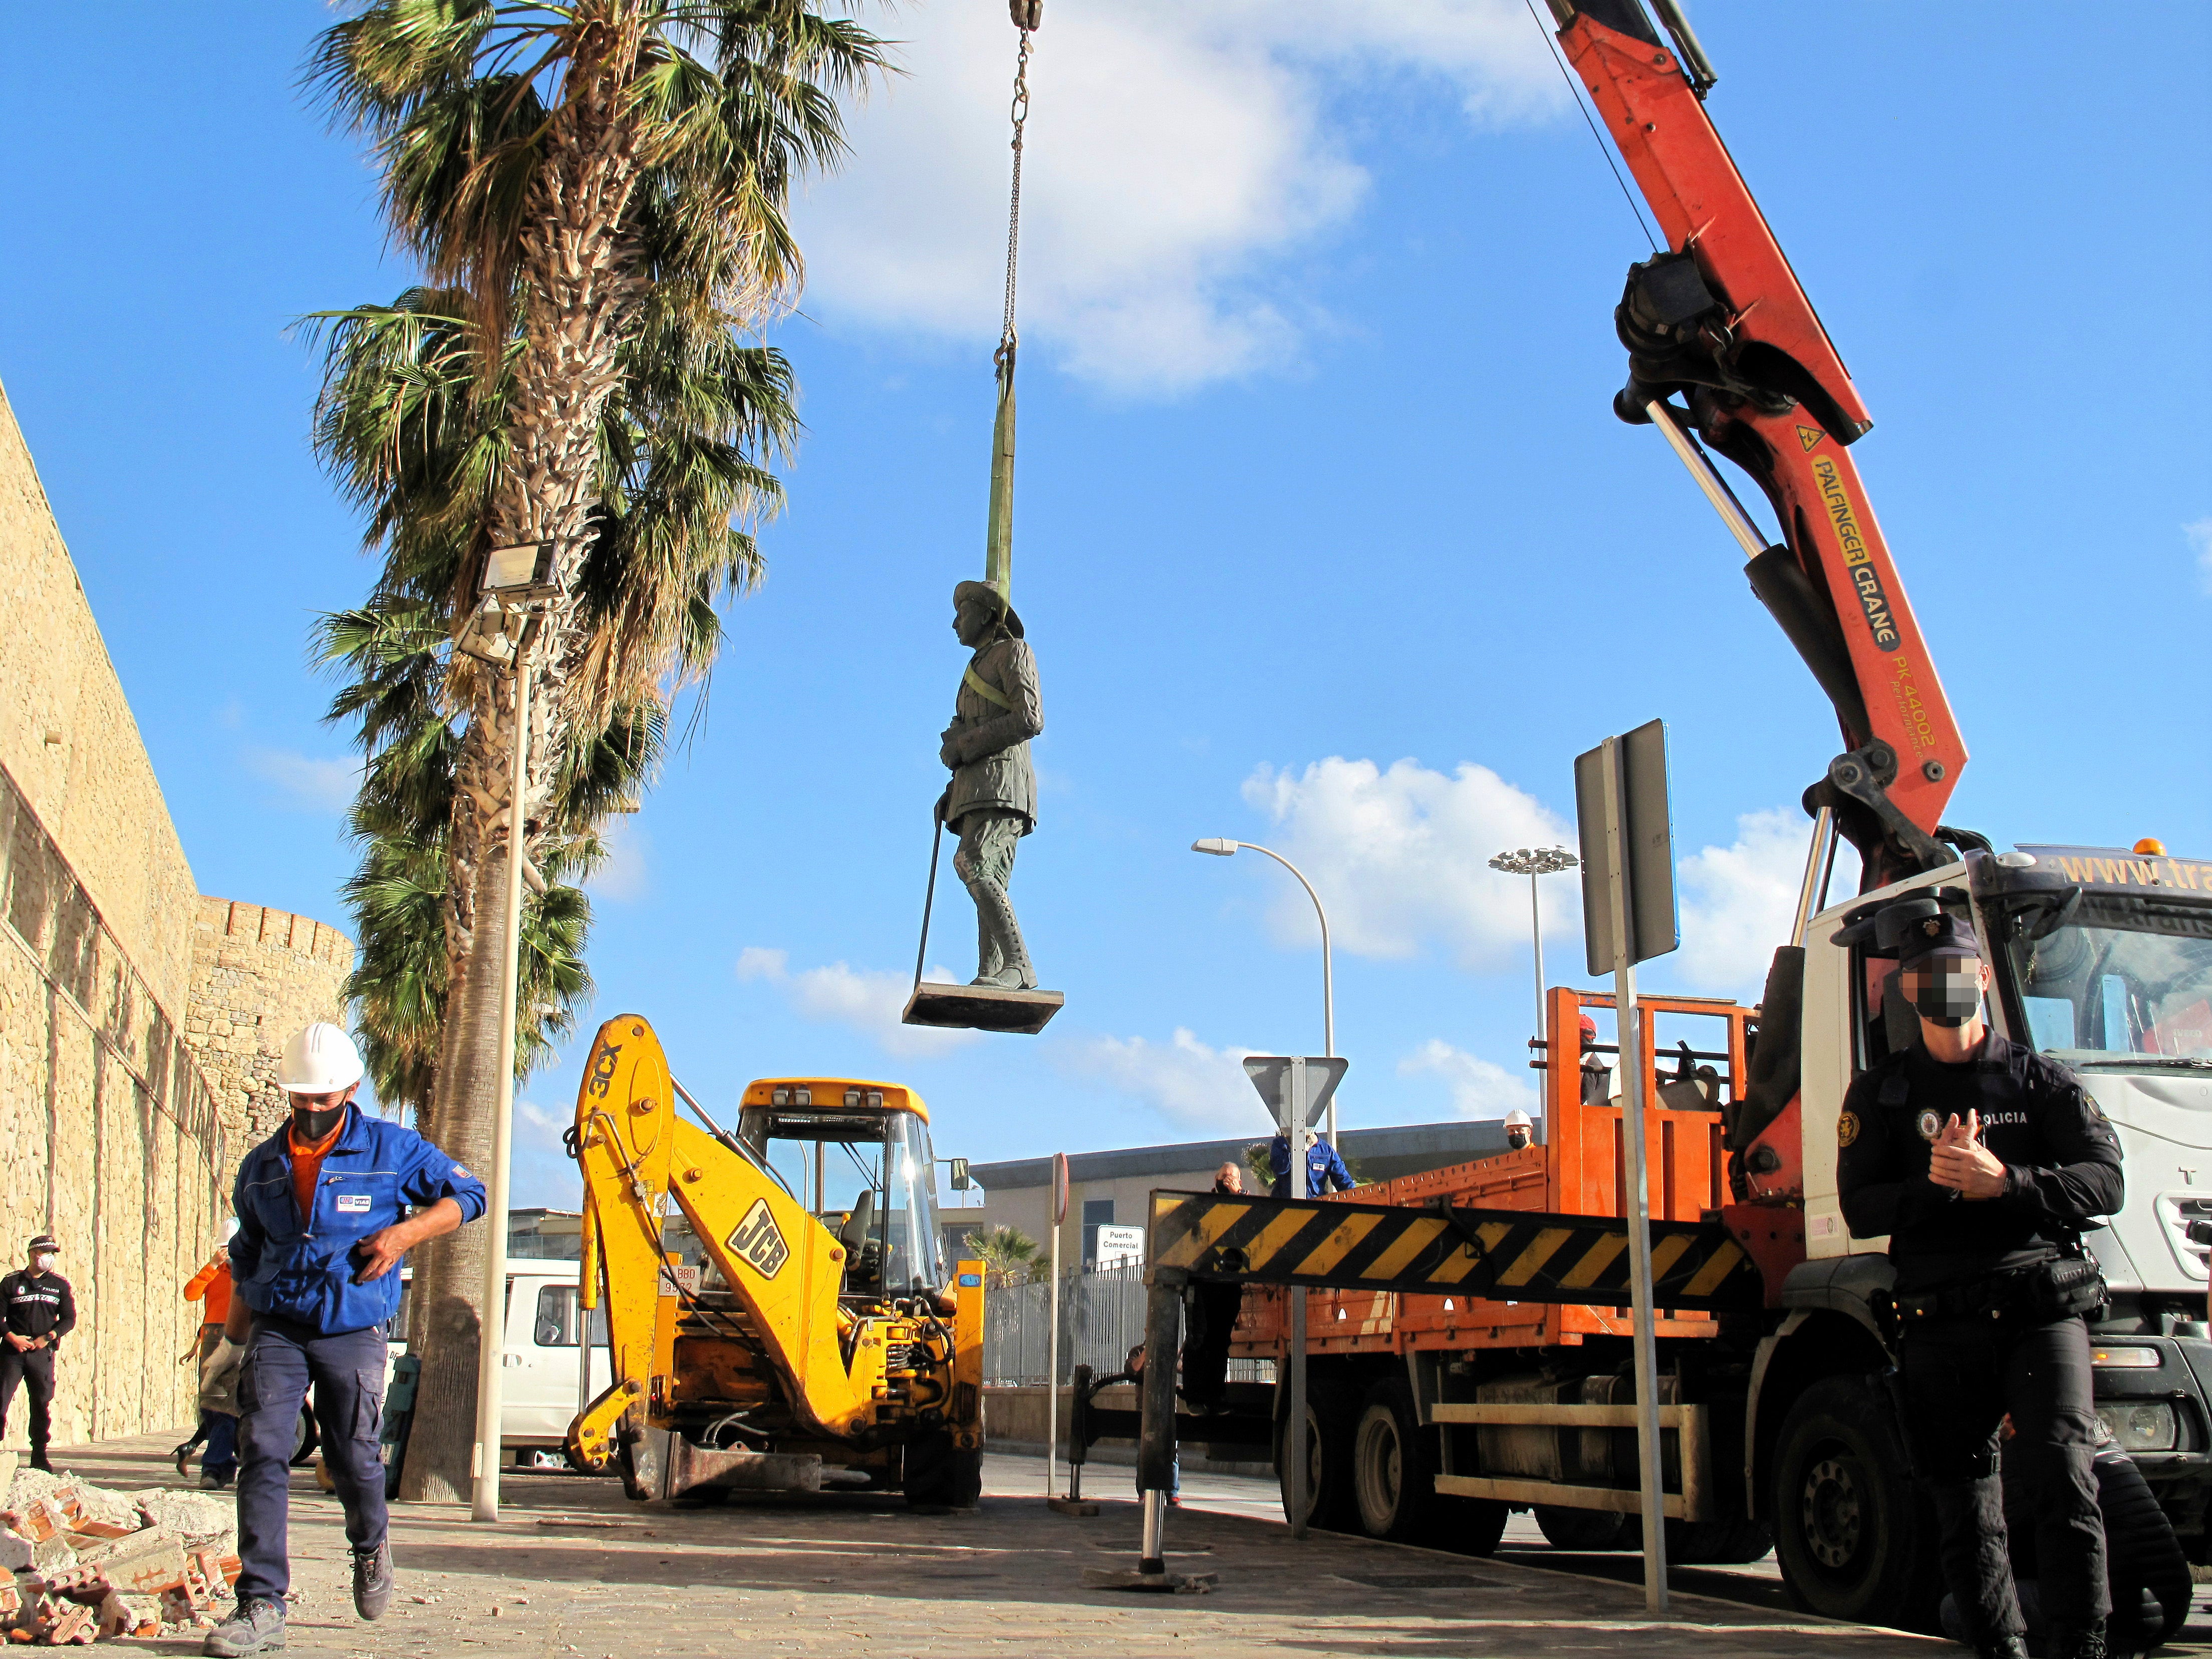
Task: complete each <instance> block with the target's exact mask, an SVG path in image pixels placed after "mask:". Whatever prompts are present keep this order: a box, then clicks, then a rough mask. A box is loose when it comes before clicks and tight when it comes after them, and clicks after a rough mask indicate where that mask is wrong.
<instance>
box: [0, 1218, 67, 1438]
mask: <svg viewBox="0 0 2212 1659" xmlns="http://www.w3.org/2000/svg"><path fill="white" fill-rule="evenodd" d="M61 1248H62V1246H61V1241H60V1240H59V1239H58V1238H56V1237H54V1236H53V1235H52V1233H40V1235H39V1236H38V1237H36V1238H34V1239H33V1240H32V1241H31V1243H30V1244H29V1246H28V1248H27V1255H29V1257H30V1262H29V1265H28V1266H27V1267H25V1268H24V1269H23V1271H22V1272H21V1273H9V1275H8V1276H7V1277H6V1278H5V1279H0V1434H5V1433H7V1431H8V1407H10V1406H12V1405H14V1404H15V1385H16V1384H17V1383H22V1384H23V1385H24V1390H23V1391H24V1392H25V1393H26V1394H27V1395H29V1396H30V1401H31V1407H30V1410H31V1467H32V1468H34V1469H51V1468H52V1467H53V1465H52V1464H51V1463H49V1462H46V1441H47V1437H49V1436H50V1435H51V1434H52V1431H53V1403H54V1350H55V1349H56V1348H58V1347H59V1346H61V1340H62V1339H63V1338H64V1337H65V1336H67V1335H68V1334H70V1331H71V1330H72V1329H74V1328H76V1297H75V1296H73V1295H71V1294H70V1282H69V1280H67V1279H64V1278H63V1277H62V1276H61V1275H60V1274H59V1273H56V1272H55V1271H54V1258H55V1257H56V1256H57V1255H59V1254H60V1253H61Z"/></svg>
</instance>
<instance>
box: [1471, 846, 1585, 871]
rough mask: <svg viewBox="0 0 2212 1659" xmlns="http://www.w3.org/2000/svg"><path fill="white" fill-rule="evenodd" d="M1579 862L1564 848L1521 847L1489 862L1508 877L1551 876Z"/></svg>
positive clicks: (1494, 868)
mask: <svg viewBox="0 0 2212 1659" xmlns="http://www.w3.org/2000/svg"><path fill="white" fill-rule="evenodd" d="M1581 862H1582V860H1580V859H1578V858H1577V857H1576V856H1575V855H1574V854H1572V853H1570V852H1569V851H1567V849H1566V848H1564V847H1538V848H1527V847H1522V848H1514V849H1512V850H1510V851H1508V852H1504V853H1500V854H1498V856H1497V857H1496V858H1493V859H1492V860H1490V867H1491V868H1492V869H1493V870H1498V871H1502V872H1504V873H1505V874H1506V875H1509V876H1551V875H1557V874H1558V873H1559V872H1560V871H1562V870H1571V869H1573V868H1575V866H1577V865H1578V864H1580V863H1581Z"/></svg>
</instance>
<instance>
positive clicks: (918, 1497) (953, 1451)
mask: <svg viewBox="0 0 2212 1659" xmlns="http://www.w3.org/2000/svg"><path fill="white" fill-rule="evenodd" d="M901 1484H902V1486H904V1487H905V1489H906V1501H907V1504H908V1507H909V1508H911V1509H947V1510H972V1509H974V1508H975V1505H976V1503H977V1501H978V1500H979V1499H981V1497H982V1495H983V1454H982V1453H981V1451H980V1450H979V1451H963V1450H962V1449H960V1447H959V1446H958V1445H957V1444H956V1443H954V1441H953V1438H952V1437H951V1435H950V1434H948V1433H946V1432H945V1431H943V1430H937V1431H933V1432H930V1433H926V1434H919V1435H916V1436H915V1437H914V1438H913V1439H911V1440H909V1441H908V1442H907V1443H906V1470H905V1479H904V1480H903V1481H902V1483H901Z"/></svg>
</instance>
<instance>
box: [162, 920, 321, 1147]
mask: <svg viewBox="0 0 2212 1659" xmlns="http://www.w3.org/2000/svg"><path fill="white" fill-rule="evenodd" d="M353 957H354V950H353V941H352V940H351V939H348V938H346V937H345V936H344V935H343V934H342V933H339V932H338V931H337V929H336V928H334V927H328V926H326V925H325V924H324V923H322V922H319V921H311V920H310V919H309V918H307V917H306V916H295V915H292V914H291V913H290V912H289V911H288V910H270V909H267V908H264V907H263V906H261V905H258V904H243V903H240V902H236V901H234V900H232V899H220V898H206V897H203V898H202V899H201V900H200V902H199V922H198V925H197V927H196V928H195V929H194V930H193V933H192V971H191V987H192V988H191V1004H190V1005H189V1006H188V1008H187V1011H186V1013H185V1037H186V1041H188V1042H190V1043H191V1045H192V1048H194V1050H195V1051H197V1054H198V1055H199V1060H200V1066H201V1069H202V1070H204V1072H205V1073H207V1075H208V1082H209V1084H210V1086H211V1087H212V1088H213V1089H214V1090H215V1094H216V1102H217V1103H218V1106H219V1108H220V1109H221V1111H222V1123H223V1127H224V1129H225V1130H226V1131H228V1134H229V1137H230V1141H231V1146H232V1153H233V1156H234V1157H238V1158H242V1157H244V1156H245V1155H246V1152H247V1151H248V1150H249V1149H250V1148H252V1146H253V1145H254V1144H255V1143H256V1142H258V1141H260V1140H262V1139H266V1138H267V1137H268V1136H269V1135H270V1134H271V1133H274V1132H275V1131H276V1127H277V1126H278V1125H279V1124H281V1123H282V1122H283V1121H284V1115H285V1113H286V1111H287V1110H288V1107H287V1105H286V1103H285V1097H284V1091H283V1090H282V1089H280V1088H278V1087H277V1086H276V1060H277V1056H278V1055H279V1054H282V1053H283V1048H284V1039H285V1038H287V1037H289V1036H291V1035H292V1033H293V1032H295V1031H296V1030H299V1029H300V1028H301V1026H302V1025H306V1024H310V1023H311V1022H313V1021H314V1020H319V1019H326V1020H330V1021H331V1022H332V1023H333V1024H343V1023H344V1021H345V1007H344V1003H343V999H342V998H341V997H340V994H339V987H341V986H343V984H344V983H345V977H346V975H348V974H349V973H351V972H352V971H353Z"/></svg>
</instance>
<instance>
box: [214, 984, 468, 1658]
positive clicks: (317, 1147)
mask: <svg viewBox="0 0 2212 1659" xmlns="http://www.w3.org/2000/svg"><path fill="white" fill-rule="evenodd" d="M361 1079H362V1063H361V1054H360V1053H359V1051H358V1050H356V1048H354V1046H353V1043H352V1041H351V1040H350V1039H349V1038H348V1037H347V1036H346V1034H345V1033H344V1032H343V1031H342V1030H339V1029H338V1028H337V1026H335V1025H329V1024H314V1025H310V1026H308V1027H307V1029H306V1030H302V1031H300V1032H298V1033H297V1034H295V1036H293V1038H292V1039H291V1041H290V1042H287V1043H286V1044H285V1045H284V1052H283V1057H282V1058H281V1059H280V1060H278V1062H277V1068H276V1080H277V1082H278V1083H279V1084H280V1085H283V1089H284V1090H285V1091H286V1092H287V1093H288V1094H289V1095H290V1096H291V1098H292V1114H291V1121H289V1122H288V1123H287V1124H286V1125H285V1126H284V1127H283V1128H282V1129H279V1130H278V1131H277V1132H276V1133H275V1134H273V1135H271V1136H270V1138H269V1139H266V1140H264V1141H263V1142H262V1143H261V1145H259V1146H256V1147H255V1148H254V1149H253V1150H252V1152H248V1153H247V1154H246V1160H245V1162H243V1163H242V1164H240V1165H239V1166H238V1184H237V1186H236V1188H234V1191H233V1194H232V1198H231V1207H232V1209H233V1210H234V1211H235V1212H237V1215H238V1232H237V1235H236V1236H235V1237H233V1238H232V1240H231V1241H230V1268H231V1277H232V1280H233V1291H232V1295H231V1302H230V1315H229V1317H228V1319H227V1320H226V1321H225V1322H224V1327H223V1333H224V1334H225V1335H226V1336H228V1337H229V1339H230V1340H232V1341H234V1342H239V1343H242V1344H244V1345H245V1348H246V1356H245V1358H243V1359H242V1360H241V1361H240V1364H239V1371H238V1554H239V1559H240V1564H241V1570H240V1573H239V1575H238V1607H237V1610H236V1611H235V1612H234V1613H232V1614H231V1616H230V1617H229V1618H228V1619H227V1620H224V1621H223V1622H222V1624H220V1625H217V1626H216V1627H215V1628H214V1629H213V1630H211V1631H210V1632H208V1637H207V1641H206V1643H205V1644H204V1646H203V1647H202V1648H201V1650H200V1651H201V1652H202V1653H204V1654H212V1655H215V1656H217V1659H240V1656H243V1655H246V1654H258V1653H265V1652H269V1651H271V1650H275V1649H277V1648H281V1647H283V1645H284V1595H285V1592H286V1591H287V1590H288V1589H290V1587H291V1582H292V1579H291V1564H290V1561H289V1559H288V1555H287V1551H286V1546H285V1527H286V1521H287V1519H288V1516H287V1503H286V1491H287V1487H288V1486H289V1474H290V1464H291V1459H292V1443H293V1435H294V1432H295V1425H297V1423H298V1421H299V1416H300V1407H301V1402H302V1401H304V1400H305V1399H306V1397H307V1388H308V1385H309V1384H310V1383H313V1385H314V1390H315V1420H316V1422H317V1423H318V1424H319V1425H321V1428H322V1431H323V1461H324V1464H325V1467H326V1468H328V1469H329V1470H330V1473H331V1482H332V1484H333V1485H335V1486H337V1492H338V1499H339V1502H340V1503H342V1504H343V1505H344V1506H345V1517H346V1541H347V1542H348V1543H349V1544H350V1545H351V1546H352V1547H353V1605H354V1611H355V1612H356V1613H359V1614H360V1615H361V1616H362V1618H363V1619H379V1618H381V1617H382V1616H383V1614H384V1611H385V1609H386V1607H389V1606H390V1605H391V1603H392V1546H391V1544H390V1543H389V1541H387V1539H386V1516H385V1508H384V1465H383V1462H382V1461H381V1459H380V1455H379V1450H380V1440H381V1437H382V1425H383V1418H384V1369H385V1330H386V1327H387V1326H388V1325H389V1324H390V1323H391V1322H392V1316H393V1315H395V1314H397V1313H398V1311H399V1275H398V1273H395V1272H394V1271H393V1269H394V1268H396V1267H398V1265H399V1262H400V1260H401V1258H402V1257H404V1255H406V1254H407V1252H408V1251H409V1250H410V1249H413V1248H414V1247H415V1246H416V1245H417V1244H420V1243H422V1241H423V1240H425V1239H428V1238H436V1237H440V1236H441V1234H445V1233H450V1232H452V1231H453V1230H454V1229H455V1228H457V1227H459V1226H460V1225H462V1224H463V1223H465V1222H469V1221H473V1220H475V1219H476V1218H477V1217H478V1216H480V1215H482V1214H483V1212H484V1188H483V1182H480V1181H478V1180H477V1178H476V1177H475V1176H472V1175H471V1174H470V1173H469V1172H468V1171H467V1170H465V1169H463V1168H462V1167H461V1166H460V1165H459V1164H456V1163H454V1162H453V1159H452V1158H448V1157H447V1155H446V1154H445V1153H444V1152H440V1151H439V1150H438V1148H437V1147H435V1146H432V1145H431V1144H430V1143H429V1142H428V1141H427V1140H425V1139H422V1136H421V1135H418V1134H416V1133H415V1131H413V1130H412V1129H410V1128H407V1127H404V1126H403V1125H400V1124H398V1123H393V1122H391V1121H387V1120H386V1119H383V1118H378V1117H371V1116H369V1115H367V1114H366V1113H364V1112H363V1111H362V1109H361V1108H360V1107H358V1106H356V1104H354V1100H353V1097H354V1091H356V1089H358V1088H359V1087H360V1086H361ZM410 1212H411V1213H410Z"/></svg>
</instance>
